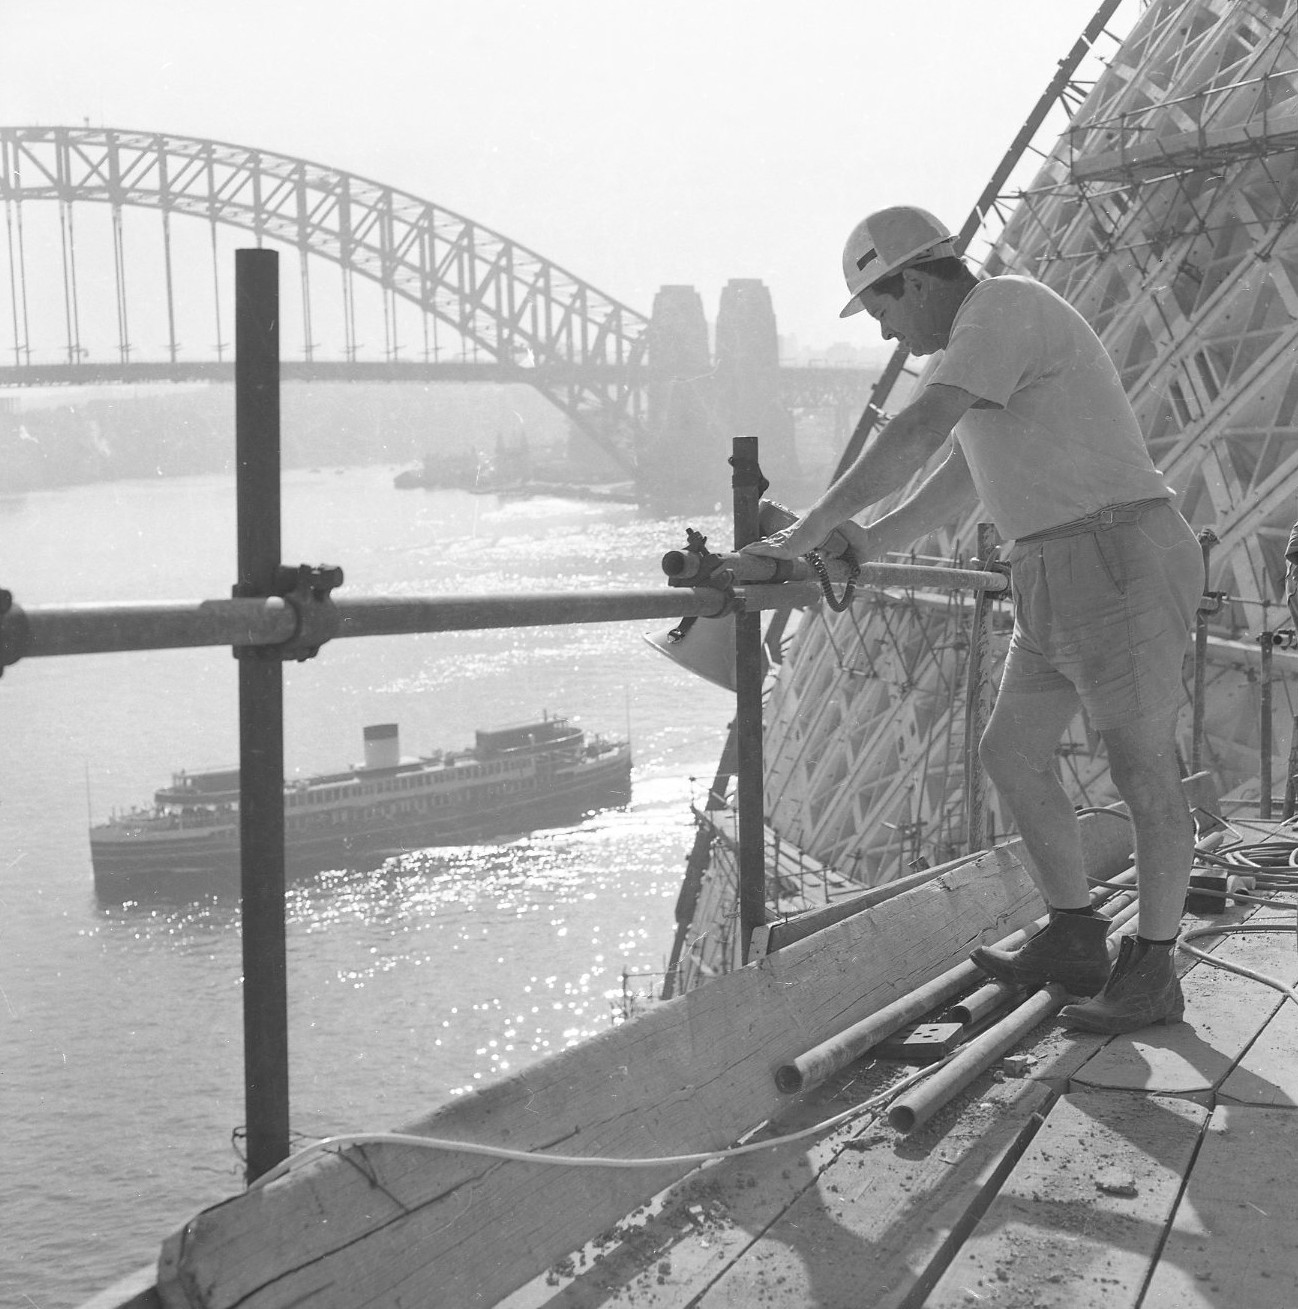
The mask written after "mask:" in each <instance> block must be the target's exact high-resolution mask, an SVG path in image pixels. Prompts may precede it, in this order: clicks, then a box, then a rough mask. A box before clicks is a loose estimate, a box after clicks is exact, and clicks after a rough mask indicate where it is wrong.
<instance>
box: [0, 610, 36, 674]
mask: <svg viewBox="0 0 1298 1309" xmlns="http://www.w3.org/2000/svg"><path fill="white" fill-rule="evenodd" d="M30 644H31V630H30V628H29V627H28V625H27V615H26V614H25V613H23V611H22V609H21V608H20V607H19V606H18V605H15V604H14V596H13V592H12V591H4V590H0V677H3V676H4V670H5V669H6V668H7V667H8V666H9V665H10V664H16V663H17V662H18V661H19V660H20V659H21V658H22V657H23V655H25V654H26V653H27V648H28V646H29V645H30Z"/></svg>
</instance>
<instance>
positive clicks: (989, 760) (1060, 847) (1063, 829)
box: [979, 689, 1090, 909]
mask: <svg viewBox="0 0 1298 1309" xmlns="http://www.w3.org/2000/svg"><path fill="white" fill-rule="evenodd" d="M1077 709H1078V699H1077V694H1076V692H1074V691H1073V690H1071V689H1069V690H1066V691H1059V692H1055V691H1041V692H1033V693H1023V692H1014V691H1009V692H1005V691H1002V692H1001V694H1000V695H999V696H998V697H997V700H996V707H995V709H993V710H992V716H991V721H990V722H989V723H988V724H987V730H986V731H985V732H984V733H983V738H982V743H981V746H980V748H979V755H980V757H981V758H982V761H983V766H984V767H985V768H986V769H987V773H988V776H989V777H990V778H991V779H992V781H993V782H994V783H995V786H996V791H997V794H998V795H999V796H1000V798H1001V799H1002V800H1003V801H1004V803H1005V805H1006V806H1007V807H1008V809H1009V811H1010V813H1011V814H1012V815H1013V816H1014V822H1015V825H1016V826H1017V827H1018V830H1019V835H1020V836H1021V837H1022V839H1023V845H1024V847H1025V848H1026V850H1027V853H1028V856H1029V860H1030V863H1029V868H1028V871H1029V872H1030V873H1031V874H1032V880H1033V881H1034V882H1035V883H1036V885H1037V889H1038V890H1039V891H1040V892H1041V895H1042V898H1043V899H1044V900H1045V902H1046V904H1047V905H1049V906H1050V907H1051V908H1052V909H1080V908H1083V907H1084V906H1086V905H1088V904H1090V895H1089V891H1088V887H1087V882H1086V870H1085V865H1084V863H1083V860H1082V842H1081V833H1080V830H1079V828H1078V825H1077V815H1076V814H1075V813H1074V812H1073V802H1072V801H1071V800H1070V799H1069V798H1068V794H1067V792H1066V791H1065V790H1064V788H1063V785H1062V783H1061V782H1060V780H1059V773H1058V766H1057V762H1056V755H1055V751H1056V749H1057V747H1058V745H1059V741H1060V739H1061V738H1062V736H1063V734H1064V730H1065V729H1066V728H1067V726H1068V724H1069V723H1070V722H1071V721H1072V719H1073V716H1074V715H1075V714H1076V713H1077Z"/></svg>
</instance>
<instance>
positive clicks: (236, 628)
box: [0, 556, 1008, 667]
mask: <svg viewBox="0 0 1298 1309" xmlns="http://www.w3.org/2000/svg"><path fill="white" fill-rule="evenodd" d="M748 558H750V557H748V556H745V559H748ZM758 567H759V569H760V567H761V565H760V564H759V565H758ZM810 571H811V570H810V568H809V566H808V565H806V564H803V563H802V562H801V561H799V567H798V572H799V574H800V578H799V579H796V580H794V581H792V582H785V583H780V584H769V585H764V584H761V583H760V582H757V583H756V584H752V585H746V586H743V587H742V588H741V589H740V590H739V591H738V592H737V593H736V595H735V598H736V599H737V600H738V601H739V602H740V603H742V605H743V607H744V608H745V609H746V610H748V611H750V612H751V611H754V610H767V609H790V608H803V607H805V606H807V605H809V604H813V603H815V601H816V600H817V599H819V597H820V590H819V588H818V587H817V586H815V585H813V584H812V583H810V582H807V581H805V580H801V578H805V577H807V576H809V575H810ZM839 571H840V576H841V566H839ZM860 580H861V581H862V582H865V583H869V584H873V585H877V586H899V585H909V586H918V587H924V588H927V589H933V588H939V589H940V588H942V587H948V588H950V589H953V590H971V589H984V588H985V589H987V590H989V591H990V590H997V591H999V590H1002V589H1003V588H1004V587H1005V586H1006V585H1008V579H1006V578H1005V577H1004V576H1003V575H1001V574H1000V573H992V572H980V571H978V570H977V569H959V568H930V567H925V566H922V565H910V564H864V565H862V567H861V576H860ZM729 600H730V593H729V592H727V591H723V590H720V589H718V588H716V587H670V588H664V589H659V588H654V589H652V590H650V589H644V590H625V591H609V590H605V591H587V592H584V593H579V594H574V593H573V592H571V591H536V592H528V593H521V594H497V595H476V596H475V595H468V596H463V595H454V596H401V597H388V596H373V597H357V598H348V599H343V598H339V599H337V600H334V601H332V602H331V603H332V610H333V614H334V616H335V618H336V622H335V623H334V624H332V626H331V631H330V635H331V636H335V637H355V636H400V635H409V634H411V633H418V632H469V631H478V630H482V629H486V628H496V627H545V626H549V625H551V624H556V623H617V622H628V621H635V620H638V619H663V618H683V617H690V616H695V617H704V618H707V617H716V616H718V615H720V614H721V613H722V612H723V611H724V610H725V609H726V608H727V606H728V604H729ZM300 623H301V617H300V610H299V609H298V608H297V607H296V606H295V604H294V602H293V601H292V600H289V599H286V598H283V597H280V596H270V597H266V598H248V599H234V600H194V601H184V600H179V601H174V602H159V603H150V604H135V603H130V602H126V603H114V604H73V605H37V606H33V607H31V608H22V607H21V606H18V605H14V606H12V608H10V609H9V610H8V612H5V613H2V614H0V667H3V666H7V665H8V664H12V663H16V662H17V661H18V660H19V659H24V658H34V657H39V656H50V655H73V654H110V653H114V652H119V651H125V650H172V649H183V648H188V647H194V646H212V645H229V646H275V645H283V644H286V643H287V642H290V641H292V640H294V638H295V637H297V636H299V630H298V629H299V625H300Z"/></svg>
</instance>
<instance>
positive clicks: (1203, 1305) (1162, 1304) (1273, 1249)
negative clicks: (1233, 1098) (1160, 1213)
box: [1145, 1105, 1298, 1309]
mask: <svg viewBox="0 0 1298 1309" xmlns="http://www.w3.org/2000/svg"><path fill="white" fill-rule="evenodd" d="M1295 1160H1298V1114H1295V1113H1294V1112H1293V1110H1292V1109H1253V1108H1248V1107H1245V1106H1242V1105H1220V1106H1218V1107H1217V1108H1216V1109H1215V1110H1213V1113H1212V1117H1211V1119H1210V1120H1209V1124H1208V1131H1207V1133H1206V1134H1205V1136H1204V1139H1203V1145H1202V1147H1201V1149H1200V1151H1199V1155H1198V1158H1197V1159H1196V1160H1195V1163H1194V1169H1193V1171H1192V1172H1191V1173H1190V1177H1189V1180H1188V1183H1187V1185H1186V1189H1185V1194H1184V1196H1183V1198H1182V1200H1181V1203H1180V1205H1179V1206H1178V1207H1177V1211H1176V1216H1175V1219H1174V1221H1173V1224H1172V1229H1171V1232H1170V1233H1169V1235H1168V1238H1167V1242H1166V1244H1165V1245H1164V1247H1163V1251H1162V1255H1161V1257H1160V1258H1159V1261H1158V1266H1157V1268H1155V1270H1154V1276H1153V1279H1152V1280H1151V1282H1150V1286H1149V1292H1148V1294H1147V1295H1146V1297H1145V1304H1146V1305H1149V1306H1151V1307H1152V1306H1157V1309H1221V1307H1222V1306H1238V1309H1290V1306H1292V1305H1298V1242H1295V1240H1294V1203H1293V1202H1294V1191H1295V1181H1296V1180H1298V1179H1296V1178H1295V1169H1296V1168H1298V1164H1296V1163H1295Z"/></svg>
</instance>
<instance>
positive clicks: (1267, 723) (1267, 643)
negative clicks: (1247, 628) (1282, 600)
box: [1257, 632, 1280, 821]
mask: <svg viewBox="0 0 1298 1309" xmlns="http://www.w3.org/2000/svg"><path fill="white" fill-rule="evenodd" d="M1279 639H1280V638H1279V637H1277V636H1276V634H1275V633H1274V632H1263V633H1262V634H1261V635H1260V636H1259V637H1258V638H1257V640H1258V644H1259V645H1260V646H1261V647H1262V668H1261V671H1260V672H1259V673H1258V682H1259V690H1260V692H1261V694H1260V696H1259V706H1258V707H1259V711H1260V716H1261V721H1260V722H1259V723H1258V753H1259V756H1260V757H1259V759H1258V802H1257V816H1258V817H1259V818H1261V819H1263V820H1264V821H1269V820H1270V818H1271V655H1272V652H1273V651H1274V649H1275V644H1276V641H1277V640H1279Z"/></svg>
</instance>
